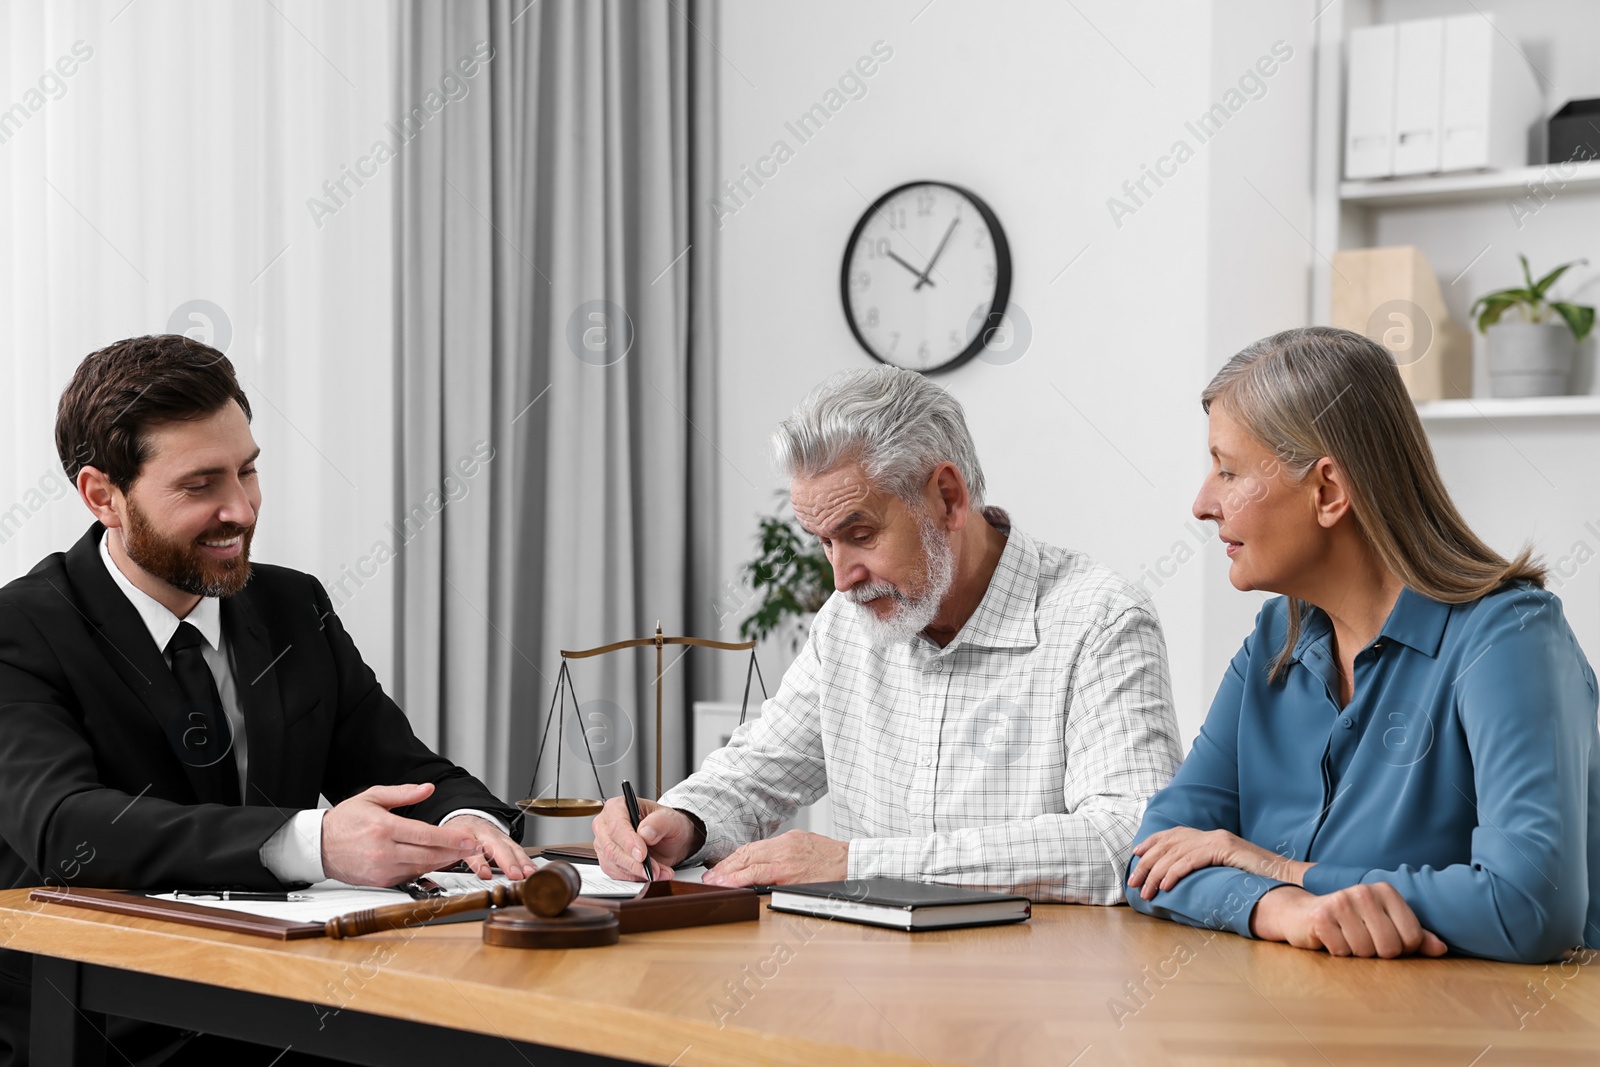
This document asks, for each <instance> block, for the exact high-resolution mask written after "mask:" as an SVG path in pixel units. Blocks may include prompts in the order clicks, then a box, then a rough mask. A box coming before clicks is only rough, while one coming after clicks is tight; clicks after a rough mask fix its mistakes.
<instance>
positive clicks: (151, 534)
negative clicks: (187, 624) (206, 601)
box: [122, 500, 256, 596]
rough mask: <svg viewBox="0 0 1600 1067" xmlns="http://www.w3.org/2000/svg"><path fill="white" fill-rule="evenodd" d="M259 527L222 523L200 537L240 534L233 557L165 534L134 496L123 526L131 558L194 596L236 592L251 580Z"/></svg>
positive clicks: (223, 538)
mask: <svg viewBox="0 0 1600 1067" xmlns="http://www.w3.org/2000/svg"><path fill="white" fill-rule="evenodd" d="M255 532H256V528H255V525H254V524H252V525H250V526H234V525H231V524H230V525H227V526H219V527H217V528H216V529H214V530H207V531H206V532H205V533H203V534H201V535H200V536H199V537H198V538H196V539H195V540H196V541H226V540H227V539H228V538H230V537H235V536H237V537H238V538H239V554H238V555H237V556H234V557H233V558H232V559H208V558H207V557H206V555H205V553H204V550H203V549H202V548H201V547H200V546H199V545H198V544H196V543H195V542H194V541H188V542H185V541H173V540H169V539H167V538H165V537H163V536H162V535H161V533H160V532H159V531H157V530H156V528H155V527H154V526H153V525H151V523H150V520H149V519H148V518H146V517H145V514H144V512H142V511H140V510H139V508H138V506H137V505H136V504H134V502H133V501H132V500H129V501H128V523H127V525H126V526H124V527H123V529H122V547H123V549H124V550H125V551H126V552H127V553H128V558H129V559H131V560H133V562H135V563H137V564H138V565H139V566H140V567H142V568H144V570H145V573H147V574H151V575H154V576H155V577H157V578H160V579H161V580H162V581H164V582H166V583H167V584H168V585H170V586H173V587H174V588H176V589H182V590H183V591H184V592H185V593H188V594H189V595H190V596H232V595H233V594H235V593H237V592H238V591H239V590H241V589H243V588H244V586H245V583H246V582H248V581H249V580H250V540H251V538H253V537H254V536H255Z"/></svg>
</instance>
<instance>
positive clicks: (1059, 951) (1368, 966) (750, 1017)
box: [0, 889, 1600, 1067]
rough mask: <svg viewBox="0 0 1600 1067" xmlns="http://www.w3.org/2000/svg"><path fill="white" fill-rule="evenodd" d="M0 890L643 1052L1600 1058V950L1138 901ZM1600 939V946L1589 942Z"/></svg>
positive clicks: (985, 1057)
mask: <svg viewBox="0 0 1600 1067" xmlns="http://www.w3.org/2000/svg"><path fill="white" fill-rule="evenodd" d="M27 895H28V891H27V890H25V889H19V890H9V891H6V892H0V944H4V945H5V946H6V947H9V948H14V949H18V950H20V951H24V952H39V953H44V954H48V955H51V956H56V957H61V958H64V959H71V960H77V961H80V962H84V963H95V964H104V965H108V966H112V967H119V968H124V969H129V970H135V971H140V972H144V973H149V974H157V975H166V976H170V977H174V978H181V979H187V980H191V981H198V982H205V983H208V984H213V985H218V986H224V987H228V988H233V989H245V990H251V991H254V992H259V993H266V994H272V995H276V996H281V997H288V998H292V999H296V1000H303V1001H310V1002H316V1003H319V1004H321V1005H323V1006H324V1007H323V1008H322V1009H320V1010H322V1011H323V1012H325V1013H326V1014H325V1020H326V1025H328V1026H336V1025H338V1015H337V1014H336V1012H337V1011H338V1010H342V1009H345V1008H348V1009H350V1010H352V1011H360V1012H368V1013H373V1014H377V1015H388V1016H395V1017H403V1018H408V1019H415V1020H417V1021H420V1022H426V1023H433V1024H436V1025H440V1026H448V1027H454V1028H457V1029H464V1030H472V1031H477V1032H480V1033H487V1034H495V1035H500V1036H504V1037H508V1038H512V1039H516V1040H521V1041H530V1042H536V1043H540V1044H547V1045H557V1046H562V1047H567V1048H577V1049H583V1050H585V1051H589V1052H594V1053H599V1054H602V1055H607V1056H615V1057H619V1058H623V1059H632V1060H638V1061H641V1062H645V1063H655V1064H675V1065H682V1067H690V1065H695V1064H712V1065H728V1067H744V1065H746V1064H749V1063H752V1062H760V1063H772V1064H794V1065H797V1067H798V1065H802V1064H803V1065H806V1067H813V1065H815V1064H817V1063H827V1064H830V1065H831V1064H897V1065H909V1064H921V1063H968V1064H1052V1065H1055V1067H1062V1065H1068V1064H1071V1065H1081V1067H1091V1065H1094V1064H1138V1065H1139V1067H1149V1065H1150V1064H1151V1063H1173V1062H1181V1063H1185V1064H1213V1063H1215V1064H1224V1063H1225V1064H1238V1063H1252V1064H1277V1063H1318V1064H1322V1063H1331V1064H1339V1065H1343V1064H1357V1063H1359V1064H1368V1063H1375V1062H1403V1063H1405V1064H1406V1065H1407V1067H1419V1065H1423V1064H1443V1065H1449V1067H1493V1065H1496V1064H1504V1063H1539V1064H1548V1063H1552V1062H1558V1060H1557V1059H1556V1057H1563V1054H1570V1055H1566V1056H1564V1058H1563V1059H1561V1060H1560V1061H1559V1062H1574V1063H1576V1062H1592V1059H1593V1058H1594V1057H1596V1056H1597V1050H1600V970H1596V969H1595V967H1594V966H1593V965H1592V964H1590V963H1589V962H1588V961H1587V960H1585V961H1582V962H1579V961H1573V962H1568V963H1554V964H1550V965H1548V966H1544V967H1529V966H1517V965H1512V964H1498V963H1487V962H1483V961H1480V960H1470V959H1460V958H1445V959H1441V960H1352V959H1335V958H1332V957H1329V956H1327V955H1324V954H1322V953H1315V952H1306V951H1302V950H1300V949H1295V948H1290V947H1288V946H1286V945H1276V944H1263V943H1260V942H1254V941H1250V940H1248V939H1245V938H1241V937H1237V936H1235V935H1233V934H1227V933H1213V932H1211V931H1206V930H1197V929H1193V928H1191V927H1186V926H1181V925H1178V924H1175V923H1168V922H1162V921H1159V920H1156V919H1151V918H1148V917H1146V916H1142V915H1139V914H1137V913H1135V912H1133V911H1132V910H1130V909H1128V908H1126V907H1116V908H1102V907H1081V906H1065V905H1063V906H1038V907H1036V908H1035V909H1034V917H1033V919H1032V920H1031V921H1029V922H1027V923H1025V924H1021V925H1013V926H998V927H985V928H978V929H968V930H949V931H933V932H925V933H918V934H907V933H902V932H899V931H894V930H885V929H878V928H874V927H867V926H859V925H855V924H851V923H842V922H828V921H826V920H820V919H810V918H805V917H801V916H797V915H784V914H778V913H774V912H770V911H768V910H767V908H766V907H765V905H763V907H762V911H761V920H760V922H759V923H735V924H729V925H725V926H707V927H699V928H694V929H686V930H672V931H660V932H656V933H650V934H637V935H630V936H625V937H623V939H622V942H621V943H620V944H618V945H614V946H611V947H608V948H598V949H575V950H530V949H506V948H496V947H493V946H488V945H484V944H483V943H482V940H481V937H480V929H481V928H480V925H479V924H477V923H464V924H457V925H451V926H437V927H430V928H427V929H423V930H419V931H415V932H409V931H393V932H390V933H383V934H372V935H368V936H366V937H362V938H358V939H353V940H346V941H330V940H325V939H315V940H308V941H295V942H288V943H284V942H276V941H270V940H267V939H264V938H256V937H250V936H247V935H243V934H230V933H224V932H221V931H212V930H203V929H198V928H195V927H187V926H179V925H175V924H172V923H167V922H162V921H158V920H153V919H138V918H132V917H126V916H120V915H110V914H104V913H99V912H93V911H86V910H83V909H79V908H68V907H62V906H59V905H44V904H35V903H33V902H30V901H29V900H28V899H27ZM1588 955H1589V956H1591V957H1592V956H1594V955H1595V954H1593V953H1590V954H1588Z"/></svg>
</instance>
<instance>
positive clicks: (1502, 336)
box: [1484, 322, 1578, 397]
mask: <svg viewBox="0 0 1600 1067" xmlns="http://www.w3.org/2000/svg"><path fill="white" fill-rule="evenodd" d="M1484 336H1485V337H1487V338H1488V342H1489V395H1490V396H1499V397H1520V396H1565V395H1566V394H1567V392H1568V391H1569V390H1570V388H1571V385H1572V364H1573V359H1574V357H1575V356H1576V354H1577V348H1578V345H1577V342H1576V341H1574V340H1573V338H1572V330H1571V329H1569V328H1568V327H1567V324H1566V323H1564V322H1497V323H1495V324H1494V325H1493V326H1491V327H1489V329H1488V331H1487V332H1486V333H1485V335H1484Z"/></svg>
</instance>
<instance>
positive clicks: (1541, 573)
mask: <svg viewBox="0 0 1600 1067" xmlns="http://www.w3.org/2000/svg"><path fill="white" fill-rule="evenodd" d="M1213 404H1215V405H1219V406H1220V407H1221V409H1222V410H1223V411H1225V412H1226V413H1227V414H1228V415H1229V416H1230V417H1232V418H1234V419H1237V420H1238V421H1239V423H1240V424H1241V425H1243V426H1244V428H1245V429H1246V430H1247V431H1248V432H1249V433H1250V435H1251V436H1252V437H1254V438H1256V440H1258V441H1260V442H1261V443H1262V444H1263V445H1265V446H1266V447H1267V448H1269V449H1271V450H1272V451H1273V452H1274V453H1275V454H1276V455H1277V458H1278V462H1279V463H1281V464H1282V467H1283V470H1284V473H1285V474H1286V475H1287V476H1288V477H1289V478H1290V479H1291V480H1293V481H1299V480H1300V479H1302V478H1304V477H1305V476H1306V474H1308V473H1309V472H1310V470H1311V468H1312V467H1314V466H1316V464H1317V461H1318V460H1320V459H1322V458H1323V457H1324V456H1326V457H1328V458H1329V459H1331V460H1333V462H1334V464H1335V465H1336V466H1337V467H1338V468H1339V471H1340V473H1342V474H1343V475H1344V478H1345V483H1346V488H1347V490H1348V491H1349V494H1350V511H1351V513H1352V514H1353V515H1354V517H1355V521H1356V527H1357V529H1359V530H1360V531H1361V534H1362V536H1364V537H1365V538H1366V540H1367V543H1368V544H1370V545H1371V546H1372V549H1373V551H1374V552H1375V553H1376V554H1377V556H1378V559H1379V560H1380V561H1381V562H1382V563H1383V565H1384V566H1385V567H1387V568H1388V569H1389V570H1390V571H1391V572H1392V573H1393V574H1394V575H1395V577H1397V578H1399V579H1400V581H1401V582H1402V583H1404V585H1405V586H1406V587H1407V588H1409V589H1413V590H1415V591H1416V592H1418V593H1421V594H1422V595H1423V596H1426V597H1429V598H1431V599H1433V600H1438V601H1442V602H1444V603H1447V604H1463V603H1466V602H1468V601H1471V600H1476V599H1478V598H1479V597H1481V596H1486V595H1487V594H1489V593H1492V592H1494V591H1495V590H1496V589H1498V588H1499V587H1500V586H1502V585H1504V584H1505V583H1506V582H1513V581H1528V582H1532V583H1534V584H1535V585H1538V586H1541V587H1542V586H1543V585H1544V578H1545V568H1544V567H1543V566H1542V565H1541V564H1539V563H1538V562H1536V561H1535V560H1534V559H1533V555H1532V549H1531V548H1526V547H1525V548H1524V549H1523V550H1522V552H1521V554H1520V555H1518V556H1517V558H1516V559H1514V560H1506V559H1505V558H1504V557H1502V556H1500V555H1499V554H1498V553H1496V552H1495V551H1494V550H1493V549H1491V548H1489V546H1488V545H1486V544H1484V543H1483V541H1481V540H1479V538H1478V536H1477V535H1476V534H1474V533H1473V532H1472V530H1471V529H1470V528H1469V527H1468V526H1467V523H1466V520H1465V519H1463V518H1462V517H1461V513H1460V512H1459V511H1457V510H1456V506H1455V504H1454V502H1452V501H1451V499H1450V494H1449V492H1448V491H1447V490H1446V489H1445V487H1444V481H1443V479H1441V478H1440V477H1439V469H1438V467H1437V466H1435V464H1434V461H1433V449H1432V448H1431V447H1430V446H1429V445H1428V437H1427V434H1425V433H1424V432H1423V429H1422V420H1421V419H1419V418H1417V409H1416V407H1415V406H1414V405H1413V404H1412V402H1411V398H1410V397H1409V396H1408V395H1407V394H1406V389H1405V384H1404V383H1403V382H1402V381H1401V380H1400V372H1399V370H1398V368H1396V366H1395V362H1394V357H1393V356H1391V355H1390V354H1389V350H1388V349H1386V348H1384V347H1383V346H1382V345H1380V344H1378V343H1377V342H1375V341H1372V340H1369V339H1368V338H1366V337H1363V336H1361V335H1360V334H1358V333H1352V332H1351V331H1349V330H1338V329H1334V328H1332V327H1329V326H1309V327H1306V328H1304V329H1298V330H1285V331H1284V332H1283V333H1278V334H1273V335H1272V336H1271V337H1265V338H1262V339H1261V340H1259V341H1257V342H1255V343H1254V344H1252V345H1249V346H1248V347H1246V348H1245V349H1244V350H1243V351H1241V352H1240V353H1239V354H1238V355H1236V356H1234V357H1233V358H1232V359H1230V360H1228V362H1227V363H1225V364H1224V365H1223V367H1222V369H1221V370H1220V371H1218V372H1217V376H1216V377H1215V378H1213V379H1211V384H1210V385H1208V386H1206V388H1205V391H1204V392H1203V393H1201V394H1200V406H1201V407H1203V408H1204V409H1205V410H1206V411H1207V413H1209V412H1210V411H1211V407H1212V405H1213ZM1304 611H1305V605H1304V604H1303V603H1302V602H1300V601H1299V600H1296V599H1294V598H1292V597H1291V598H1290V600H1289V631H1288V635H1287V637H1286V639H1285V641H1284V646H1283V649H1282V651H1281V652H1279V654H1278V658H1277V659H1276V660H1275V661H1274V662H1273V664H1272V672H1271V675H1270V677H1271V679H1272V680H1273V681H1277V679H1278V678H1279V677H1280V676H1281V675H1282V674H1283V672H1284V671H1285V670H1287V669H1288V666H1289V659H1290V657H1291V656H1292V655H1293V653H1294V646H1295V643H1296V642H1297V641H1298V640H1299V638H1300V626H1301V621H1302V619H1303V617H1304Z"/></svg>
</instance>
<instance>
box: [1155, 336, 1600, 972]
mask: <svg viewBox="0 0 1600 1067" xmlns="http://www.w3.org/2000/svg"><path fill="white" fill-rule="evenodd" d="M1201 403H1202V406H1203V407H1204V408H1205V410H1206V412H1207V414H1208V416H1209V418H1210V427H1211V428H1210V442H1211V472H1210V474H1209V475H1207V477H1206V480H1205V483H1204V485H1203V486H1202V488H1201V491H1200V495H1199V497H1198V498H1197V499H1196V500H1195V504H1194V513H1195V515H1196V516H1197V517H1199V518H1200V519H1210V520H1213V521H1215V522H1216V524H1217V528H1218V532H1219V533H1220V534H1221V537H1222V541H1223V543H1224V544H1225V545H1226V546H1227V553H1228V558H1229V560H1230V561H1231V568H1230V570H1229V578H1230V580H1231V581H1232V582H1233V585H1234V586H1235V588H1238V589H1241V590H1246V589H1259V590H1266V591H1270V592H1274V593H1278V594H1280V595H1279V596H1278V597H1276V598H1274V599H1272V600H1269V601H1267V602H1266V604H1265V606H1263V608H1262V609H1261V613H1260V615H1259V616H1258V617H1257V619H1256V627H1255V631H1254V632H1253V633H1251V634H1250V636H1249V637H1247V638H1246V639H1245V642H1244V647H1243V648H1241V649H1240V650H1239V653H1238V654H1237V655H1236V656H1235V657H1234V659H1233V662H1232V663H1231V664H1230V665H1229V667H1228V672H1227V675H1226V676H1225V677H1224V678H1223V681H1222V685H1221V688H1219V689H1218V691H1217V696H1216V699H1215V701H1214V702H1213V703H1212V706H1211V711H1210V714H1209V715H1208V716H1207V718H1206V722H1205V725H1204V727H1202V729H1201V731H1200V735H1199V736H1198V737H1197V738H1196V740H1195V743H1194V749H1193V751H1192V752H1191V753H1190V755H1189V758H1188V760H1187V761H1186V762H1185V763H1184V765H1183V767H1182V768H1181V769H1180V770H1179V771H1178V774H1177V776H1176V777H1175V778H1174V779H1173V780H1172V783H1171V784H1170V785H1168V786H1167V787H1166V788H1165V789H1163V790H1162V791H1160V792H1159V793H1157V794H1156V795H1155V796H1154V797H1153V798H1151V801H1150V804H1149V807H1148V808H1147V810H1146V812H1145V815H1144V822H1143V825H1142V826H1141V827H1140V830H1139V834H1138V835H1137V837H1138V843H1137V844H1136V845H1135V847H1134V854H1135V855H1134V858H1133V859H1132V860H1131V861H1130V865H1131V867H1132V870H1131V872H1130V876H1129V878H1128V887H1129V888H1128V892H1127V897H1128V902H1129V903H1130V904H1132V905H1133V907H1135V908H1136V909H1138V910H1139V911H1142V912H1145V913H1146V914H1149V915H1155V916H1159V917H1161V918H1168V919H1174V920H1177V921H1178V922H1183V923H1188V924H1191V925H1196V926H1209V927H1213V928H1218V929H1230V930H1233V931H1234V932H1235V933H1239V934H1243V935H1245V936H1247V937H1258V938H1261V939H1263V940H1272V941H1287V942H1288V943H1289V944H1291V945H1295V946H1296V947H1299V948H1309V949H1325V950H1326V951H1328V952H1330V953H1332V954H1334V955H1339V956H1345V955H1354V956H1384V957H1394V956H1401V955H1406V954H1411V953H1419V954H1422V955H1426V956H1438V955H1442V954H1444V953H1445V952H1447V951H1449V952H1460V953H1464V954H1469V955H1475V956H1485V957H1489V958H1491V959H1499V960H1512V961H1519V962H1529V963H1532V962H1542V961H1545V960H1549V959H1552V958H1554V957H1557V956H1559V955H1560V954H1561V953H1562V951H1563V950H1564V949H1568V948H1573V947H1576V946H1580V945H1582V944H1584V943H1585V942H1587V943H1588V944H1589V945H1591V946H1593V945H1600V754H1597V737H1596V728H1595V711H1596V689H1595V675H1594V671H1593V670H1592V669H1590V666H1589V663H1588V661H1587V660H1585V658H1584V655H1583V653H1582V652H1581V651H1580V650H1579V648H1578V644H1577V641H1576V640H1575V639H1574V637H1573V634H1572V630H1571V628H1570V627H1569V626H1568V625H1567V621H1566V618H1565V617H1564V616H1563V614H1562V610H1561V601H1560V600H1559V599H1557V598H1556V597H1555V596H1554V595H1552V594H1550V593H1548V592H1546V591H1545V590H1544V588H1543V584H1544V568H1543V567H1541V566H1539V565H1538V564H1537V563H1535V562H1533V561H1532V560H1531V559H1530V558H1529V554H1528V552H1527V551H1524V552H1523V553H1522V554H1521V555H1520V556H1518V557H1517V558H1516V559H1514V560H1510V561H1507V560H1505V559H1502V558H1501V557H1500V556H1498V555H1496V554H1495V553H1494V552H1493V551H1492V550H1491V549H1490V548H1489V547H1488V546H1486V545H1485V544H1484V543H1483V542H1482V541H1480V540H1479V539H1478V538H1477V537H1476V536H1475V535H1474V534H1473V533H1472V531H1471V530H1470V529H1468V528H1467V525H1466V523H1465V522H1464V521H1463V520H1462V518H1461V515H1460V514H1459V513H1458V512H1457V511H1456V509H1455V506H1454V505H1453V504H1452V503H1451V501H1450V496H1449V494H1448V493H1447V492H1446V491H1445V488H1444V484H1443V483H1442V481H1441V480H1440V478H1439V473H1438V471H1437V470H1436V469H1435V467H1434V462H1433V455H1432V452H1431V450H1430V449H1429V447H1428V442H1427V439H1426V437H1425V436H1424V435H1423V431H1422V426H1421V423H1420V422H1419V421H1418V419H1417V414H1416V411H1415V409H1414V408H1413V407H1412V405H1411V403H1410V401H1409V399H1408V398H1407V396H1406V392H1405V389H1404V388H1403V386H1402V384H1401V381H1400V376H1399V373H1398V371H1397V370H1396V369H1395V365H1394V361H1393V359H1391V358H1390V356H1389V354H1388V352H1387V351H1385V350H1384V349H1383V348H1382V347H1380V346H1379V345H1377V344H1375V343H1373V342H1372V341H1369V340H1367V339H1366V338H1364V337H1361V336H1359V335H1357V334H1354V333H1350V332H1348V331H1344V330H1334V329H1327V328H1311V329H1302V330H1290V331H1288V332H1286V333H1280V334H1277V335H1275V336H1273V337H1269V338H1266V339H1265V340H1262V341H1258V342H1256V343H1255V344H1253V345H1251V346H1250V347H1248V348H1246V349H1245V350H1244V351H1242V352H1240V353H1239V354H1238V355H1236V356H1234V357H1233V358H1232V359H1231V360H1229V361H1228V363H1227V365H1226V366H1224V367H1223V368H1222V370H1221V372H1219V373H1218V374H1217V376H1216V378H1215V379H1214V380H1213V381H1212V382H1211V384H1210V385H1209V386H1208V387H1207V388H1206V390H1205V393H1204V394H1203V396H1202V398H1201Z"/></svg>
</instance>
